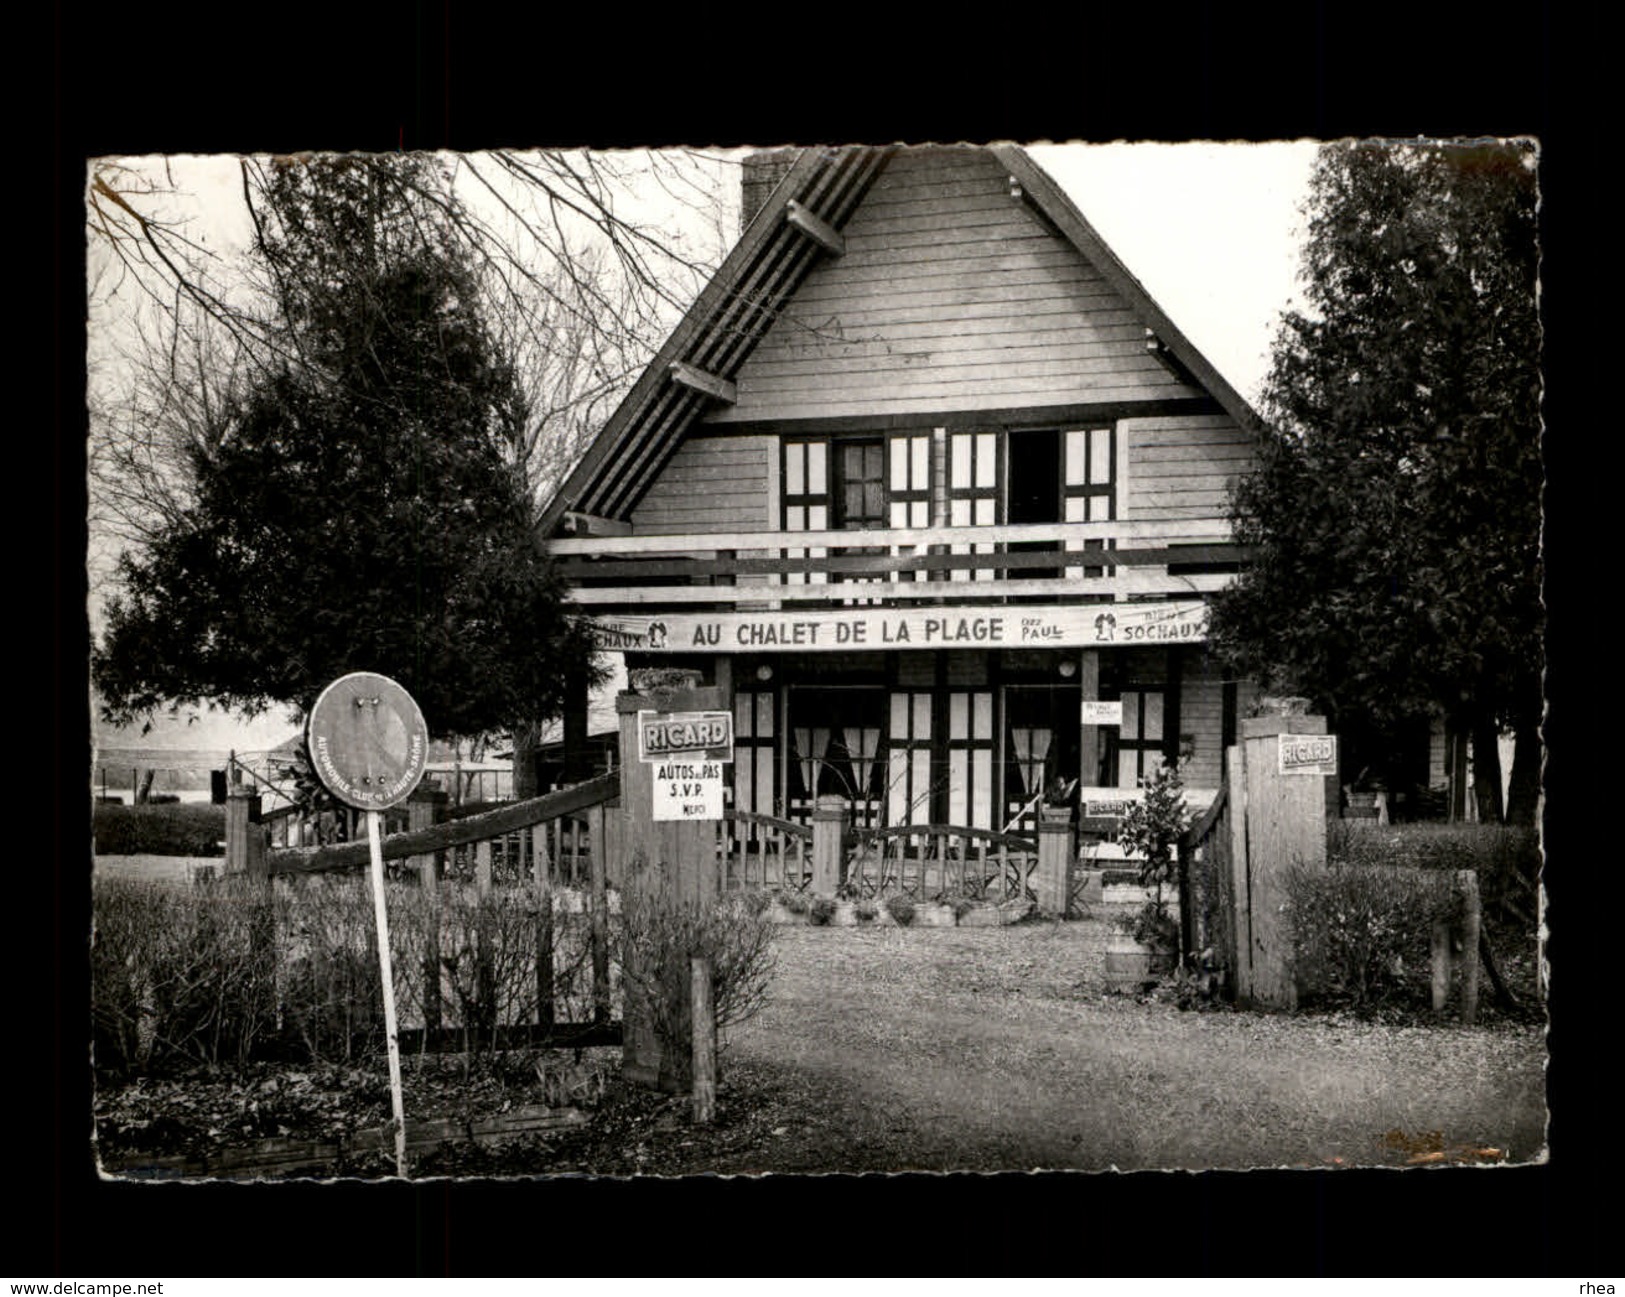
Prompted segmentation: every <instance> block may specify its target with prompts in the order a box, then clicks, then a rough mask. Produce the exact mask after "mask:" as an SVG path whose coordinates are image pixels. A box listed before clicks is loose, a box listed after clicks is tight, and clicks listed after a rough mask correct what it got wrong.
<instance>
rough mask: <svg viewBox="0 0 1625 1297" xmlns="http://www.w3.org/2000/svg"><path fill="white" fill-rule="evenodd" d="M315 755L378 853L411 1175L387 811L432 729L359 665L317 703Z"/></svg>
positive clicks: (382, 929)
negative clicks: (392, 947)
mask: <svg viewBox="0 0 1625 1297" xmlns="http://www.w3.org/2000/svg"><path fill="white" fill-rule="evenodd" d="M307 738H308V741H309V744H310V755H311V760H312V761H313V762H314V763H315V766H316V773H317V775H318V777H319V778H320V779H321V781H322V783H323V784H325V785H326V787H327V790H328V791H329V792H330V793H332V794H333V796H335V797H337V798H338V799H339V800H340V801H341V802H343V803H344V804H345V805H346V806H352V807H354V808H355V809H357V810H359V811H362V812H364V813H365V815H366V820H367V839H368V843H369V845H370V847H371V853H370V854H371V858H372V871H371V877H372V903H373V919H374V922H375V923H376V925H377V930H378V971H379V977H380V979H381V981H382V982H383V991H384V1034H385V1037H386V1039H387V1040H388V1044H389V1094H390V1103H391V1108H392V1112H393V1124H394V1127H395V1170H396V1173H397V1174H399V1175H400V1176H402V1177H403V1178H404V1177H405V1175H406V1169H407V1168H406V1106H405V1102H404V1099H403V1096H402V1094H401V1042H400V1030H399V1028H398V1026H397V1024H396V1018H395V976H394V968H393V965H392V963H391V961H390V955H389V916H388V912H387V910H386V907H385V905H384V843H383V812H384V811H386V810H387V809H389V808H390V807H391V806H398V805H400V804H401V803H402V802H404V801H405V800H406V799H407V798H408V797H409V796H411V793H412V790H413V789H414V788H416V787H417V786H418V783H419V781H421V780H422V778H423V771H424V767H425V763H426V762H427V761H428V757H429V731H428V727H427V726H426V725H424V723H423V713H422V712H421V711H419V710H418V705H417V703H416V702H414V701H413V699H412V695H411V694H409V693H407V692H406V690H405V689H403V688H401V686H400V685H398V684H396V683H395V682H394V681H393V680H391V679H390V678H389V677H388V676H381V675H376V674H374V673H373V672H370V671H356V672H352V673H351V674H349V675H346V676H340V677H339V678H338V679H337V680H335V681H334V682H333V683H332V684H330V685H328V686H327V688H326V689H324V690H322V694H321V697H319V698H318V699H317V700H316V705H315V706H314V707H312V708H311V709H310V723H309V726H308V731H307Z"/></svg>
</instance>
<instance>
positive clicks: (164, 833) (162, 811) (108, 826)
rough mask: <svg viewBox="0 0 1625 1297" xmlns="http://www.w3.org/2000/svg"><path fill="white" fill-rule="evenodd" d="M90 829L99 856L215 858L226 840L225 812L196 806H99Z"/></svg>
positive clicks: (104, 804) (184, 804) (214, 808)
mask: <svg viewBox="0 0 1625 1297" xmlns="http://www.w3.org/2000/svg"><path fill="white" fill-rule="evenodd" d="M92 829H93V832H94V834H95V850H96V854H97V855H101V856H137V855H142V856H218V855H220V854H221V851H222V848H221V845H220V842H221V839H223V838H224V837H225V836H226V810H225V807H223V806H213V805H201V804H198V803H173V804H163V805H157V806H151V805H148V806H121V805H114V804H110V803H102V804H99V805H97V807H96V808H95V812H94V819H93V821H92Z"/></svg>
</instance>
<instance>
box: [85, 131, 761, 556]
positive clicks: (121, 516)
mask: <svg viewBox="0 0 1625 1297" xmlns="http://www.w3.org/2000/svg"><path fill="white" fill-rule="evenodd" d="M347 160H348V161H350V162H352V163H354V162H358V161H359V162H361V163H363V164H365V165H364V166H363V167H362V168H361V170H362V171H364V172H368V173H370V174H371V175H372V177H373V179H374V180H375V181H377V182H378V183H380V184H382V185H390V186H395V187H397V188H399V187H402V186H404V189H405V193H404V194H402V195H400V196H401V197H403V198H404V199H405V200H406V206H407V210H408V211H409V212H410V213H411V214H412V216H413V219H415V220H417V221H420V222H423V223H425V224H432V225H434V226H435V227H436V232H437V237H439V238H442V239H444V240H446V241H448V242H450V243H453V244H456V245H458V246H460V247H461V248H462V249H463V250H464V251H466V252H467V253H468V255H469V260H470V263H471V264H472V265H473V266H474V267H475V268H476V269H477V271H478V273H479V275H480V279H481V284H482V290H483V292H484V293H485V295H486V297H487V301H486V303H485V311H486V318H488V319H490V320H492V321H493V322H494V325H495V327H496V328H497V329H498V330H499V331H500V332H501V334H502V335H503V338H504V341H505V343H506V344H507V346H508V348H509V351H510V354H512V355H513V356H514V357H515V358H516V360H517V363H518V364H519V367H520V371H521V382H522V385H523V387H524V389H525V391H526V393H527V395H528V397H529V398H530V412H529V418H528V420H527V421H526V426H525V431H524V434H523V435H522V436H521V437H519V438H518V439H517V440H516V443H515V445H514V446H513V454H514V458H515V462H516V465H517V466H519V467H520V468H522V470H523V471H524V472H525V474H526V476H527V479H528V480H529V481H530V483H531V486H532V490H533V492H534V494H535V495H536V497H537V499H538V503H539V504H540V503H541V502H544V501H545V499H546V497H547V496H548V495H549V494H550V493H551V490H552V488H553V487H554V486H555V485H556V484H557V482H558V481H559V480H560V479H561V478H562V477H563V475H564V474H565V473H566V472H568V470H569V469H570V468H571V467H572V466H573V465H574V463H575V460H576V459H577V458H578V457H579V455H580V453H581V450H582V449H583V447H584V443H585V440H586V438H587V437H588V436H589V435H590V434H591V432H592V431H594V430H596V428H597V427H598V426H599V425H600V424H601V422H602V420H603V419H604V418H605V417H606V416H607V414H608V412H609V411H610V410H611V409H612V408H613V407H614V404H615V403H616V402H617V401H618V400H619V399H620V396H621V395H622V394H623V393H624V392H625V390H626V389H627V387H628V386H629V385H630V383H631V381H632V379H633V378H634V377H635V376H636V374H637V372H638V371H639V370H640V369H641V367H642V366H643V365H644V364H645V363H647V360H648V358H649V356H650V355H652V354H653V351H654V349H655V348H656V347H657V346H658V345H659V343H660V341H661V339H662V338H663V336H664V334H665V333H666V331H667V330H669V328H670V327H671V325H672V324H673V323H674V322H675V319H676V318H677V316H678V314H679V313H680V311H681V310H682V309H684V308H685V307H686V306H687V305H688V303H689V302H690V301H691V300H692V298H693V295H694V293H695V292H696V291H697V289H698V287H699V285H700V284H701V283H702V282H703V280H704V278H705V277H706V276H707V275H708V274H709V273H710V272H711V270H713V269H714V268H715V266H716V264H717V262H718V261H719V260H720V257H721V253H722V251H723V242H724V230H725V228H726V222H725V219H724V217H723V215H722V213H723V211H724V209H725V208H726V195H728V194H730V193H731V192H732V186H730V185H728V184H726V183H725V181H724V175H725V173H726V172H727V170H728V167H729V161H728V159H726V158H723V157H720V156H716V155H705V154H701V153H699V152H695V151H691V150H679V151H663V152H632V153H616V154H594V153H585V152H581V153H570V152H562V151H544V152H535V153H525V152H517V151H503V152H493V153H481V154H441V155H428V161H430V162H432V165H424V166H420V167H415V168H411V169H408V170H405V171H403V170H402V169H401V168H400V167H399V166H398V165H397V164H398V162H399V158H398V156H396V155H379V156H376V157H360V158H350V159H347ZM273 161H274V160H272V159H265V158H242V159H239V160H237V163H236V167H237V172H238V175H237V182H238V183H237V186H236V189H237V192H236V195H235V205H236V208H237V210H236V211H235V212H234V213H232V215H234V216H235V217H236V223H237V225H238V226H239V227H242V228H243V230H244V233H245V236H246V237H247V238H249V239H252V240H255V241H260V240H263V239H264V237H265V234H266V231H265V230H264V229H263V228H262V226H261V220H262V217H263V210H264V204H263V201H262V195H263V194H264V193H265V191H266V186H267V185H268V184H269V183H270V182H271V167H272V165H273ZM188 183H189V181H188V178H187V174H186V170H185V168H184V167H183V166H182V165H181V164H180V163H179V162H178V161H176V160H172V159H164V158H158V159H106V160H98V161H96V162H94V163H93V164H92V165H91V168H90V176H89V183H88V186H87V191H86V222H87V237H88V238H89V241H90V254H91V255H90V263H91V283H90V285H89V288H90V307H91V321H92V330H93V335H99V334H100V332H101V330H99V329H98V325H99V324H107V325H110V326H111V327H109V328H107V329H106V330H105V332H106V333H107V334H108V335H110V336H107V337H101V336H93V339H92V357H91V360H92V379H91V398H90V399H91V439H92V444H91V448H90V477H91V494H92V504H91V508H92V519H91V525H92V530H93V532H96V533H98V537H99V543H101V544H103V545H109V544H111V545H114V546H119V545H130V544H134V545H140V544H141V543H142V541H143V539H144V537H145V536H147V535H148V534H150V530H151V527H152V525H153V523H154V521H155V520H161V519H162V518H164V517H167V516H169V514H170V513H171V511H172V510H173V508H174V507H175V504H176V502H177V501H178V500H181V499H184V491H185V485H184V481H183V480H182V479H181V478H178V477H177V474H176V471H175V470H176V462H177V460H176V451H177V448H178V447H181V446H184V445H187V444H190V443H194V442H195V441H196V439H197V438H198V437H199V436H205V435H207V434H206V433H205V431H204V430H205V429H206V428H207V427H208V426H209V425H210V420H209V413H210V408H211V406H212V405H214V404H216V403H217V402H218V398H219V396H220V395H221V394H222V393H223V392H224V391H226V390H229V388H230V387H231V385H232V384H233V383H234V382H239V381H241V380H242V379H243V378H244V377H245V376H248V375H251V374H253V373H254V372H255V371H256V370H257V369H260V368H263V367H264V366H267V365H271V364H274V363H289V362H291V363H303V361H304V359H305V358H302V357H298V356H292V355H290V354H289V351H288V348H289V346H290V342H291V340H290V337H289V335H288V334H287V333H286V332H285V331H282V330H279V329H277V328H276V327H275V326H274V324H273V322H272V317H271V315H270V313H268V312H267V311H266V310H265V309H264V303H265V301H266V300H267V298H268V296H269V294H270V292H271V290H272V289H273V288H274V287H275V286H274V285H271V284H267V283H255V282H253V280H252V279H251V278H250V277H249V276H248V275H247V273H246V272H245V270H244V266H243V264H242V262H241V261H240V260H239V259H238V258H236V257H234V256H233V255H232V249H231V247H230V246H229V241H228V245H227V246H225V247H222V246H221V239H220V237H219V235H218V233H217V234H216V235H215V236H214V237H213V238H212V239H211V236H210V234H209V233H208V230H207V228H206V227H207V225H208V219H207V218H208V217H209V216H210V215H211V213H209V212H208V210H207V207H206V204H205V203H203V202H200V201H199V199H198V198H197V196H196V195H195V194H192V193H190V192H189V191H188V188H187V186H188ZM217 201H218V200H217ZM221 215H222V213H220V212H219V211H215V212H213V213H212V216H213V217H214V219H216V220H218V219H219V217H220V216H221ZM335 251H336V252H337V251H339V249H337V248H336V249H335ZM311 269H313V268H290V271H291V272H292V273H307V272H309V271H310V270H311ZM112 335H116V336H112ZM93 561H94V560H93Z"/></svg>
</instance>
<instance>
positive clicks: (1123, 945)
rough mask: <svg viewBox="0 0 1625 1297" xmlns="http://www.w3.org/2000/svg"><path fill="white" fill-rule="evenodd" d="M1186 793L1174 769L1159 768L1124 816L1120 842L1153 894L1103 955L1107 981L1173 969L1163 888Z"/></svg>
mask: <svg viewBox="0 0 1625 1297" xmlns="http://www.w3.org/2000/svg"><path fill="white" fill-rule="evenodd" d="M1184 794H1185V785H1184V781H1183V780H1181V779H1180V777H1179V768H1178V766H1177V765H1172V766H1163V767H1161V768H1160V769H1159V770H1158V771H1157V772H1156V774H1154V775H1152V776H1151V778H1150V780H1149V781H1148V782H1147V783H1146V786H1145V797H1144V798H1143V800H1141V801H1137V802H1132V803H1130V805H1129V807H1128V810H1127V811H1126V812H1125V813H1124V815H1123V826H1122V829H1121V830H1120V832H1119V833H1118V841H1119V842H1121V843H1122V845H1123V847H1124V848H1125V849H1126V850H1128V851H1130V852H1132V853H1133V854H1134V855H1135V857H1137V858H1138V861H1139V878H1140V885H1141V886H1142V887H1145V888H1149V889H1151V891H1152V894H1151V895H1150V896H1149V897H1147V898H1146V901H1145V903H1144V904H1143V905H1142V906H1141V907H1140V908H1139V909H1138V910H1136V911H1135V912H1134V914H1132V915H1130V916H1128V917H1127V918H1125V919H1123V920H1121V921H1120V922H1119V924H1118V927H1119V929H1120V933H1121V937H1120V939H1119V941H1118V942H1117V943H1116V944H1115V946H1114V945H1111V944H1109V945H1108V946H1107V951H1106V955H1107V959H1106V962H1107V976H1108V979H1109V980H1117V981H1119V982H1120V983H1127V982H1139V981H1146V980H1151V979H1154V978H1155V977H1156V976H1158V975H1160V974H1161V973H1166V972H1168V971H1170V970H1171V969H1172V967H1173V962H1174V956H1175V954H1176V953H1177V951H1178V948H1179V925H1178V923H1176V922H1175V921H1174V919H1173V917H1172V916H1171V915H1170V914H1169V913H1168V902H1167V899H1166V897H1165V896H1164V895H1163V887H1164V885H1165V884H1168V883H1172V882H1173V881H1174V870H1175V868H1176V865H1177V861H1178V857H1177V851H1178V845H1179V836H1180V834H1182V833H1183V832H1184V831H1185V828H1186V825H1187V824H1188V823H1189V821H1190V812H1189V810H1188V809H1187V808H1186V806H1185V795H1184ZM1114 956H1115V957H1114ZM1114 973H1116V974H1117V977H1116V978H1115V979H1114V978H1113V974H1114Z"/></svg>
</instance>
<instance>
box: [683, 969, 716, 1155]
mask: <svg viewBox="0 0 1625 1297" xmlns="http://www.w3.org/2000/svg"><path fill="white" fill-rule="evenodd" d="M689 976H690V979H691V986H690V991H689V997H690V999H691V1000H692V1001H693V1006H694V1010H693V1012H694V1121H695V1124H696V1125H700V1126H709V1125H710V1124H711V1122H712V1121H713V1120H714V1119H715V1118H716V1115H717V1014H716V1003H715V1000H714V999H713V997H712V994H711V990H712V987H711V960H710V958H709V957H707V956H705V955H695V956H693V957H692V958H691V959H690V960H689Z"/></svg>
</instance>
